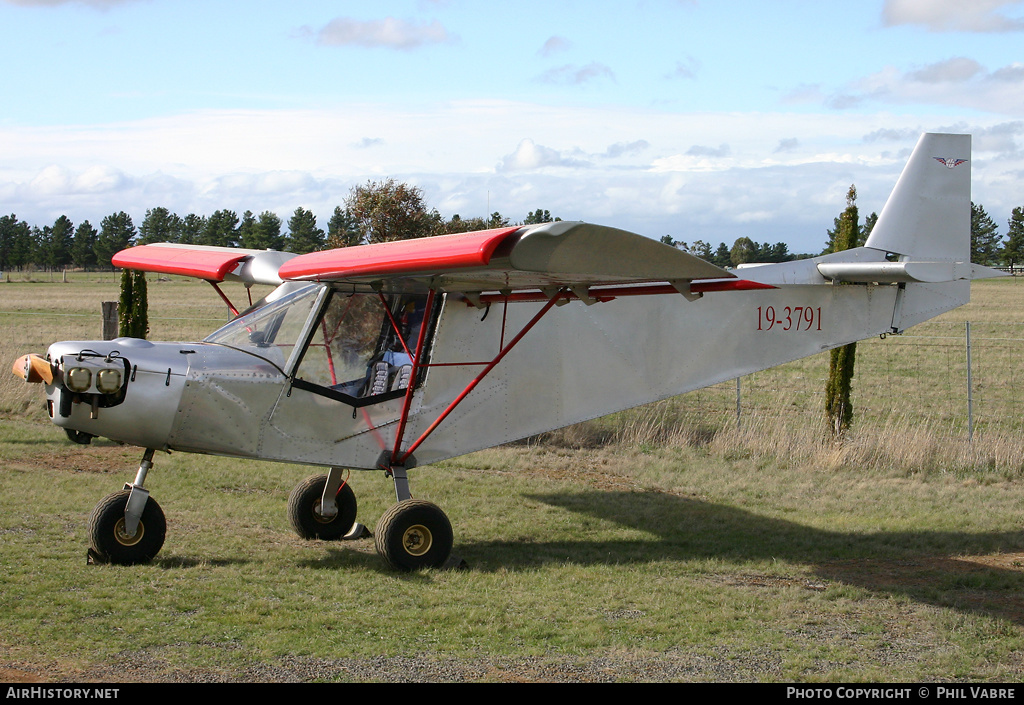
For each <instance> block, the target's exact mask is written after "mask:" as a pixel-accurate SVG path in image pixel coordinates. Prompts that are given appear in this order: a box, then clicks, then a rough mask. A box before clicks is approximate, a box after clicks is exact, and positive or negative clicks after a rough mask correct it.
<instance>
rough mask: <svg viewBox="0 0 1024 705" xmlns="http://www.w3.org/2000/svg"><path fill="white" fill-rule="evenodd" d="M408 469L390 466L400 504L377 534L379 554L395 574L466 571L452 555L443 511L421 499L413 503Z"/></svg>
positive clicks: (449, 527)
mask: <svg viewBox="0 0 1024 705" xmlns="http://www.w3.org/2000/svg"><path fill="white" fill-rule="evenodd" d="M406 469H407V468H406V466H405V465H390V464H389V465H388V466H386V468H385V472H386V473H387V474H388V475H389V476H391V477H392V478H393V479H394V481H395V496H396V497H397V499H398V503H397V504H395V505H393V506H392V507H391V508H390V509H388V510H387V511H386V512H384V514H383V515H382V516H381V518H380V521H378V522H377V529H376V531H374V542H375V544H376V546H377V553H379V554H380V555H381V557H382V558H383V559H384V560H385V561H386V562H387V564H388V565H390V566H391V567H392V568H394V569H396V570H402V571H414V570H419V569H421V568H448V567H463V566H465V562H464V561H462V560H461V559H460V558H458V557H456V556H454V555H452V545H453V544H454V534H453V532H452V525H451V522H450V521H448V517H447V516H445V513H444V512H442V511H441V509H440V508H439V507H438V506H437V505H435V504H433V503H431V502H427V501H425V500H422V499H413V498H412V494H411V493H410V492H409V477H408V475H407V474H406Z"/></svg>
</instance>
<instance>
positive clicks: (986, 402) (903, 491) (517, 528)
mask: <svg viewBox="0 0 1024 705" xmlns="http://www.w3.org/2000/svg"><path fill="white" fill-rule="evenodd" d="M70 280H71V281H70V282H69V283H67V284H63V283H59V282H54V283H50V282H49V281H46V280H44V281H41V282H37V283H29V282H11V283H0V301H2V303H0V329H2V330H3V331H4V335H3V336H0V359H2V360H6V361H7V363H6V364H8V365H9V364H10V361H12V360H13V359H14V358H15V357H17V356H18V355H20V354H23V353H25V352H42V351H44V350H45V348H46V345H48V344H49V343H50V342H52V341H54V340H64V339H81V338H84V339H92V338H96V337H98V336H99V327H100V322H99V308H100V307H99V302H100V301H103V300H116V298H117V283H116V278H114V277H113V276H111V275H71V276H70ZM1021 286H1024V283H1021V284H1018V281H1017V280H1016V279H1013V280H1009V279H1007V280H997V281H985V282H977V283H975V286H974V291H973V301H972V303H971V304H970V305H969V306H965V307H963V308H961V309H959V310H957V311H954V312H951V313H949V314H946V315H945V316H943V317H941V318H940V319H938V320H936V321H934V322H929V323H927V324H924V325H922V326H919V327H918V328H915V329H912V330H911V331H908V332H907V334H906V335H905V336H902V337H889V338H887V339H886V340H873V341H869V342H865V343H862V344H861V346H860V347H859V348H858V353H859V355H858V363H857V364H858V368H857V375H856V377H855V381H854V404H855V405H856V409H857V411H858V417H857V419H856V420H855V426H854V429H853V432H852V433H851V435H850V437H849V438H848V439H847V440H846V442H845V443H843V444H842V445H835V444H832V443H831V442H827V441H826V440H825V439H824V436H823V433H822V428H821V425H820V424H821V422H820V415H821V411H820V403H819V402H820V392H821V390H822V389H823V387H824V375H825V366H826V364H827V361H826V359H825V358H824V357H823V356H817V357H814V358H809V359H808V360H804V361H800V362H797V363H793V364H791V365H786V366H783V367H781V368H777V369H775V370H772V371H767V372H763V373H759V374H757V375H752V376H751V377H748V378H743V380H741V407H742V408H741V415H740V419H739V422H737V419H736V387H735V384H732V385H721V386H719V387H716V388H712V389H708V390H702V391H700V392H696V393H693V394H690V395H686V396H683V397H679V398H676V399H672V400H669V401H667V402H663V403H661V404H657V405H653V406H651V407H646V408H643V409H639V410H634V411H631V412H624V413H622V414H618V415H615V416H614V417H610V418H608V419H600V420H597V421H593V422H589V423H587V424H582V425H580V426H577V427H573V428H570V429H567V430H566V431H564V432H559V433H556V434H551V435H548V436H545V437H542V438H536V439H531V440H530V441H528V442H523V443H519V444H514V445H510V446H506V447H502V448H496V449H492V450H489V451H483V452H480V453H475V454H472V455H469V456H465V457H462V458H458V459H455V460H451V461H448V462H445V463H443V464H439V465H437V466H433V467H428V468H422V469H418V470H417V471H416V475H415V477H414V484H413V489H414V492H415V493H416V495H417V496H419V497H423V498H425V499H430V500H432V501H435V502H437V503H438V504H440V505H441V506H442V507H443V508H444V509H445V511H446V512H447V513H448V515H449V516H450V518H451V520H452V523H453V525H454V526H455V530H456V552H457V553H458V554H459V556H461V557H462V558H463V559H464V560H465V561H466V563H467V565H468V568H467V569H465V570H458V571H425V572H422V573H416V574H411V575H404V574H396V573H394V572H392V571H390V570H388V569H386V568H385V567H384V564H383V561H381V560H380V558H379V557H378V556H377V555H376V554H375V552H374V549H373V541H372V539H361V540H357V541H352V542H346V543H344V544H333V543H323V542H305V541H302V540H300V539H299V538H297V537H296V536H295V535H294V533H293V532H292V530H291V529H290V527H289V525H288V522H287V519H286V517H285V511H284V510H285V504H286V501H287V496H288V493H289V491H290V490H291V488H292V487H293V486H294V485H295V484H296V483H298V482H299V481H300V480H301V479H303V478H304V477H305V476H307V475H309V474H312V472H313V471H312V470H311V469H309V468H304V467H301V466H291V465H279V464H271V463H256V462H243V461H236V460H226V459H221V458H213V457H206V456H194V455H185V454H173V455H165V456H160V457H158V458H157V460H156V467H155V469H154V470H153V472H152V473H151V475H150V478H149V480H148V482H147V486H148V487H149V488H150V490H151V491H152V492H153V496H154V497H155V498H157V499H158V501H159V502H160V504H161V506H162V507H163V509H164V511H165V513H166V514H167V518H168V538H167V543H166V544H165V546H164V549H163V551H162V552H161V553H160V555H159V556H158V557H157V559H156V561H154V563H153V564H151V565H147V566H137V567H133V568H120V567H116V566H96V565H87V563H86V546H87V538H86V531H85V524H86V520H87V517H88V515H89V513H90V511H91V510H92V507H93V506H94V505H95V504H96V502H97V501H99V499H100V498H102V497H103V496H104V495H106V494H108V493H110V492H112V491H114V490H116V489H119V488H120V486H121V484H122V483H124V482H125V481H130V479H131V478H132V477H133V475H134V471H135V468H136V467H137V466H138V462H139V458H140V455H141V454H140V451H139V450H138V449H134V448H125V447H121V446H118V445H116V444H113V443H109V442H94V444H93V445H92V446H88V447H82V446H75V445H72V444H70V443H68V442H67V441H66V439H65V437H64V435H63V433H62V432H60V431H59V429H57V428H56V427H54V426H53V425H52V424H50V423H49V421H48V420H47V419H46V418H45V415H44V413H43V411H42V398H41V393H40V390H39V388H38V387H35V386H30V385H24V384H22V383H21V382H20V380H16V379H14V377H13V376H11V375H9V374H6V373H5V375H3V376H0V459H2V460H3V463H4V465H3V469H2V470H0V482H2V485H0V488H2V492H0V613H2V615H3V617H2V619H0V681H6V682H10V681H60V680H69V681H218V680H222V681H308V680H323V681H348V682H351V681H367V680H369V681H450V680H469V681H520V680H527V681H534V680H545V681H652V680H653V681H747V682H749V681H800V682H820V681H874V682H896V681H900V682H906V681H913V682H928V681H972V682H973V681H992V682H1008V681H1013V682H1016V681H1019V680H1020V679H1021V677H1022V675H1024V656H1022V654H1024V648H1022V647H1024V638H1022V637H1024V597H1022V595H1024V531H1022V528H1021V527H1022V524H1024V487H1022V475H1024V448H1022V446H1024V443H1022V442H1021V440H1020V416H1021V414H1020V408H1019V405H1018V401H1017V399H1016V389H1015V388H1016V381H1017V371H1016V363H1017V361H1018V360H1019V359H1020V356H1019V352H1020V350H1019V347H1017V346H1019V345H1020V343H1019V342H1018V341H1017V338H1024V335H1022V334H1021V332H1020V331H1019V329H1018V328H1017V327H1016V326H1018V325H1020V323H1021V322H1022V315H1021V314H1022V312H1024V300H1022V299H1024V288H1020V287H1021ZM149 291H150V298H151V328H152V332H151V336H150V337H152V338H154V339H186V340H187V339H197V338H199V337H201V336H202V335H204V334H205V333H206V332H208V331H209V330H211V329H212V328H214V327H215V326H217V325H218V323H219V322H222V321H224V320H225V315H224V308H223V305H222V304H221V303H220V301H219V299H218V298H217V297H216V295H215V294H214V293H213V292H212V291H211V290H210V288H209V287H208V286H206V285H201V284H196V283H194V282H188V281H186V280H175V279H171V280H167V281H157V280H155V279H153V280H151V282H150V286H149ZM229 295H230V296H232V298H238V297H239V295H240V290H238V291H231V292H229ZM241 295H242V296H244V294H241ZM968 320H970V321H971V322H972V341H973V348H972V352H973V361H972V370H974V384H975V385H976V386H977V389H975V396H976V409H975V426H976V430H975V436H974V439H973V442H968V439H967V433H966V425H967V422H966V410H965V408H966V393H965V388H966V387H965V385H966V381H965V379H964V374H963V373H965V369H964V368H965V359H964V360H962V359H961V358H965V350H964V345H963V342H964V341H963V337H964V336H963V329H964V322H965V321H968ZM352 484H353V486H354V489H355V490H356V494H357V496H358V498H359V514H360V520H361V521H362V522H363V523H365V524H367V525H369V526H370V527H371V528H372V527H373V525H374V523H375V521H376V519H377V517H378V516H380V514H381V513H382V512H383V511H384V510H385V509H386V507H387V506H388V505H389V504H390V502H391V501H392V497H393V490H392V487H391V484H390V482H389V481H388V480H386V479H385V478H384V477H383V476H382V475H379V474H376V473H362V474H356V475H354V476H353V478H352Z"/></svg>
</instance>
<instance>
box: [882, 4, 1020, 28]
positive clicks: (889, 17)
mask: <svg viewBox="0 0 1024 705" xmlns="http://www.w3.org/2000/svg"><path fill="white" fill-rule="evenodd" d="M1020 4H1021V3H1020V2H1019V0H886V3H885V7H884V8H883V9H882V22H883V23H884V24H885V25H886V26H890V27H891V26H894V25H903V24H908V25H920V26H923V27H926V28H927V29H928V30H929V31H932V32H1019V31H1021V30H1024V21H1022V20H1021V19H1018V18H1013V17H1007V16H1006V15H1004V14H1000V13H999V10H1000V9H1001V8H1004V7H1007V8H1010V7H1016V8H1017V9H1018V10H1019V6H1020Z"/></svg>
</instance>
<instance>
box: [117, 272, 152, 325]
mask: <svg viewBox="0 0 1024 705" xmlns="http://www.w3.org/2000/svg"><path fill="white" fill-rule="evenodd" d="M117 312H118V329H117V334H118V335H119V336H121V337H122V338H145V337H146V335H147V334H148V333H149V300H148V293H147V290H146V273H145V272H136V271H133V270H131V269H122V270H121V298H120V300H119V301H118V303H117Z"/></svg>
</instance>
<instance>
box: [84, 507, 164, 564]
mask: <svg viewBox="0 0 1024 705" xmlns="http://www.w3.org/2000/svg"><path fill="white" fill-rule="evenodd" d="M130 494H131V491H130V490H122V491H120V492H115V493H113V494H110V495H107V496H106V497H104V498H103V499H102V500H101V501H100V503H99V504H97V505H96V507H95V509H93V510H92V515H91V516H90V517H89V546H90V555H91V556H92V557H93V558H94V559H95V560H97V561H98V562H101V563H113V564H115V565H137V564H139V563H149V562H150V561H151V560H153V558H154V557H155V556H156V554H158V553H159V552H160V549H161V548H162V547H163V545H164V538H165V537H166V536H167V520H166V519H165V518H164V512H163V510H162V509H160V505H159V504H157V502H156V500H155V499H153V498H152V497H151V498H149V499H148V500H147V501H146V507H145V509H143V511H142V518H141V519H140V520H139V529H138V531H136V532H135V536H134V537H128V536H125V535H124V510H125V507H126V506H127V504H128V495H130Z"/></svg>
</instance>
